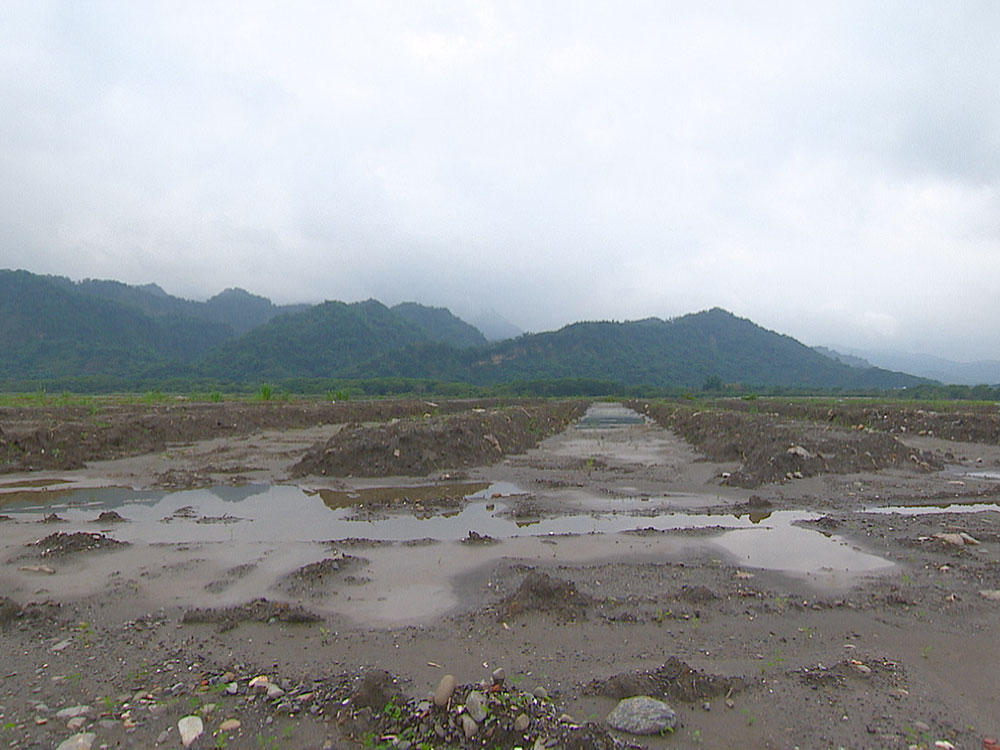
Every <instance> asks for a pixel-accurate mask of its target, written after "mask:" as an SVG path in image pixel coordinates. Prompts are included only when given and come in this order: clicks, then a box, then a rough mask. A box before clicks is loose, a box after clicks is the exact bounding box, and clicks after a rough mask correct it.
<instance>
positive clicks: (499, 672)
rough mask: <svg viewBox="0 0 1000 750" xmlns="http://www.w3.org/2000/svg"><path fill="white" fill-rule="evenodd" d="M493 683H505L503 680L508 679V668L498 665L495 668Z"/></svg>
mask: <svg viewBox="0 0 1000 750" xmlns="http://www.w3.org/2000/svg"><path fill="white" fill-rule="evenodd" d="M492 676H493V684H494V685H503V681H504V680H506V679H507V670H506V669H504V668H503V667H497V668H496V669H494V670H493V675H492Z"/></svg>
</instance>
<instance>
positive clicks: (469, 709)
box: [465, 690, 486, 722]
mask: <svg viewBox="0 0 1000 750" xmlns="http://www.w3.org/2000/svg"><path fill="white" fill-rule="evenodd" d="M484 701H485V697H484V696H483V694H482V693H480V692H479V691H478V690H472V691H470V692H469V695H468V697H467V698H466V699H465V712H466V713H467V714H468V715H469V716H471V717H472V719H473V720H474V721H477V722H479V721H482V720H483V719H485V718H486V706H485V705H483V704H484Z"/></svg>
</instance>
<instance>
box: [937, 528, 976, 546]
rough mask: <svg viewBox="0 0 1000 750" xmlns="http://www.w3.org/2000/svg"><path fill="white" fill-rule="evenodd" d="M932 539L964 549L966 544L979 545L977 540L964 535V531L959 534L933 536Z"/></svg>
mask: <svg viewBox="0 0 1000 750" xmlns="http://www.w3.org/2000/svg"><path fill="white" fill-rule="evenodd" d="M933 538H934V539H940V540H941V541H942V542H947V543H948V544H953V545H955V546H956V547H964V546H965V545H966V544H973V545H974V544H979V540H978V539H976V538H975V537H972V536H970V535H969V534H966V533H965V532H964V531H962V532H960V533H944V534H935V535H934V537H933Z"/></svg>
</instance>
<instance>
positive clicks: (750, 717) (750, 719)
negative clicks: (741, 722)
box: [740, 708, 757, 727]
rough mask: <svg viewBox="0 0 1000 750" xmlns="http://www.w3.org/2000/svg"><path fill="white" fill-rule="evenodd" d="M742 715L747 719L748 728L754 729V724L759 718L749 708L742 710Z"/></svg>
mask: <svg viewBox="0 0 1000 750" xmlns="http://www.w3.org/2000/svg"><path fill="white" fill-rule="evenodd" d="M740 713H741V714H743V715H744V716H745V717H746V719H747V726H748V727H752V726H753V725H754V722H755V721H757V717H756V716H754V715H753V714H752V713H750V709H749V708H741V709H740Z"/></svg>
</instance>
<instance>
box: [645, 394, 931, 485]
mask: <svg viewBox="0 0 1000 750" xmlns="http://www.w3.org/2000/svg"><path fill="white" fill-rule="evenodd" d="M635 406H636V407H637V408H640V409H642V410H643V411H644V412H645V413H646V414H648V415H649V416H651V417H652V418H653V419H655V420H656V421H657V422H658V423H660V424H662V425H664V426H665V427H669V428H670V429H672V430H674V431H675V432H677V433H678V434H679V435H681V436H682V437H683V438H684V439H685V440H687V441H688V442H689V443H691V444H692V445H694V446H695V447H696V448H697V449H698V450H699V451H700V452H701V453H703V454H704V455H705V456H707V457H708V458H709V459H711V460H714V461H739V462H740V467H739V468H738V469H737V470H736V471H734V472H732V474H731V475H730V476H728V477H727V478H726V479H725V483H726V484H730V485H733V486H736V487H748V488H749V487H759V486H760V485H762V484H766V483H768V482H776V481H781V480H784V479H792V478H802V477H808V476H815V475H817V474H851V473H856V472H862V471H880V470H882V469H885V468H889V467H895V468H903V467H907V468H911V469H914V470H916V471H936V470H938V469H941V468H942V467H943V463H942V462H941V460H940V459H939V458H938V457H936V456H934V455H933V454H931V453H928V452H926V451H919V450H916V449H912V448H908V447H907V446H906V445H904V444H903V443H901V442H900V441H899V440H898V439H897V438H895V437H894V436H892V435H889V434H887V433H884V432H877V431H872V430H867V429H862V430H858V429H853V430H852V429H846V428H841V427H836V426H832V425H829V424H819V423H812V422H807V421H803V420H789V419H781V418H780V417H779V416H778V415H776V414H771V413H768V414H750V413H745V412H741V411H732V410H725V409H706V410H697V409H693V408H691V407H686V406H678V405H670V404H635Z"/></svg>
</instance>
